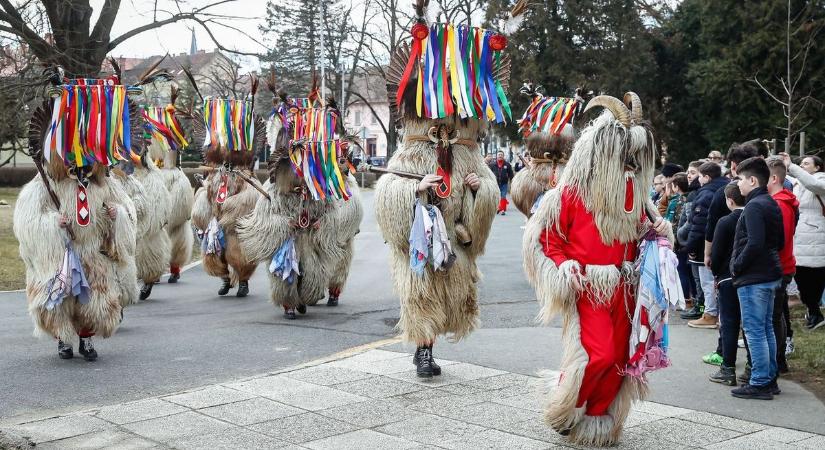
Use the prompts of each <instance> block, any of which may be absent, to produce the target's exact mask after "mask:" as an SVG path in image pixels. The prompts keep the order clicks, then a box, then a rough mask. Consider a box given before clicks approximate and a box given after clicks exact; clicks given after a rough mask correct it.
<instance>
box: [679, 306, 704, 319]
mask: <svg viewBox="0 0 825 450" xmlns="http://www.w3.org/2000/svg"><path fill="white" fill-rule="evenodd" d="M679 317H681V318H682V319H685V320H694V319H698V318H700V317H702V306H701V305H693V307H692V308H690V309H689V310H687V311H684V312H682V313H681V314H679Z"/></svg>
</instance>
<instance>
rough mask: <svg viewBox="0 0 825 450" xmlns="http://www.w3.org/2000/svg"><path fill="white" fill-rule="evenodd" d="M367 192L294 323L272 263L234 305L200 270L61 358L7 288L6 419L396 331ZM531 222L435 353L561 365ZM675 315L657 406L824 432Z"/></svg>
mask: <svg viewBox="0 0 825 450" xmlns="http://www.w3.org/2000/svg"><path fill="white" fill-rule="evenodd" d="M364 197H365V203H366V204H365V217H364V222H363V223H362V227H361V229H362V232H361V234H360V235H359V236H358V239H357V242H356V256H355V260H354V261H353V266H352V267H353V270H352V273H351V275H350V279H349V282H348V285H347V289H346V290H345V293H344V295H343V297H342V299H341V302H342V303H341V306H339V307H338V308H334V309H332V308H327V307H326V306H317V307H314V308H310V309H309V313H308V314H307V315H306V316H303V317H300V318H299V320H297V321H286V320H284V319H283V318H282V315H281V313H280V311H277V310H276V309H275V308H274V307H273V306H272V305H271V304H270V303H269V302H268V295H267V281H266V279H265V277H264V275H265V274H264V272H263V271H264V269H263V268H262V267H261V268H259V271H258V273H257V274H256V276H255V278H253V280H252V283H251V290H252V295H250V297H247V298H245V299H237V298H235V297H223V298H221V297H218V296H217V295H216V294H215V291H216V290H217V288H218V284H219V282H218V281H217V280H216V279H214V278H210V277H208V276H207V275H205V274H204V273H203V271H202V270H201V268H200V267H199V266H198V267H195V268H193V269H191V270H189V271H187V272H186V273H185V274H184V275H183V278H182V280H181V283H180V284H179V285H177V286H174V285H171V286H170V285H165V284H162V285H159V286H157V287H156V288H155V290H154V292H153V293H152V298H151V299H150V300H149V301H147V302H144V303H141V304H139V305H136V306H134V307H131V308H130V309H128V310H127V311H126V320H125V321H124V324H123V326H122V327H121V329H120V330H119V331H118V333H117V335H116V336H114V337H112V338H111V339H108V340H99V341H98V343H97V347H98V350H99V352H100V354H101V357H100V359H99V360H98V361H97V362H95V363H86V362H85V361H83V360H82V359H74V360H72V361H60V360H58V359H57V355H56V354H55V353H56V352H55V348H54V347H55V345H54V344H53V342H51V341H39V340H36V339H34V338H32V337H31V323H30V320H29V318H28V316H27V314H26V311H25V300H24V296H23V294H22V293H7V294H0V342H2V343H3V346H4V351H3V352H2V353H0V373H2V374H3V382H4V386H3V387H4V389H2V390H0V419H2V418H9V416H21V417H42V416H44V415H46V414H53V413H58V412H66V411H73V410H77V409H81V408H86V407H93V406H99V405H108V404H115V403H120V402H124V401H129V400H135V399H140V398H145V397H148V396H156V395H163V394H168V393H172V392H176V391H180V390H183V389H189V388H193V387H198V386H203V385H207V384H213V383H218V382H225V381H230V380H233V379H237V378H240V377H245V376H252V375H255V374H260V373H265V372H271V371H273V370H277V369H281V368H285V367H289V366H292V365H294V364H297V363H300V362H306V361H309V360H313V359H316V358H319V357H322V356H326V355H330V354H332V353H335V352H338V351H340V350H344V349H347V348H350V347H353V346H357V345H361V344H365V343H368V342H374V341H377V340H380V339H385V338H388V337H392V336H394V335H395V333H394V331H393V327H394V325H395V323H396V321H397V320H398V306H397V299H396V297H395V295H394V293H393V291H392V285H391V282H390V280H389V271H388V265H387V257H388V249H387V247H386V246H385V245H384V243H383V241H382V239H381V236H380V233H379V232H378V229H377V227H376V225H375V220H374V217H373V215H372V192H370V191H367V192H365V196H364ZM523 222H524V220H523V218H522V216H521V215H519V214H517V213H516V212H513V213H512V214H510V215H507V216H504V217H500V216H499V217H496V220H495V222H494V226H493V233H492V236H491V238H490V240H489V241H488V246H487V247H488V249H487V253H486V254H485V256H484V257H483V258H482V259H481V261H480V267H481V270H482V273H483V274H484V279H483V281H482V284H481V287H480V299H481V300H480V301H481V303H482V306H481V320H482V329H481V330H479V331H478V332H477V333H475V334H473V335H472V336H471V337H470V338H469V339H467V340H465V341H463V342H461V343H459V344H446V343H439V344H438V345H437V346H436V352H435V353H436V356H437V357H438V356H443V357H445V358H449V359H453V360H457V361H462V362H467V363H473V364H480V365H482V366H487V367H493V368H497V369H501V370H506V371H511V372H517V373H522V374H525V375H534V374H535V373H536V372H537V371H538V370H540V369H557V368H558V359H559V355H560V338H559V335H560V329H559V328H558V326H555V327H551V328H550V329H543V328H539V327H537V325H536V324H535V322H534V320H533V318H534V316H535V314H536V312H537V307H536V304H535V301H534V298H535V297H534V293H533V291H532V290H531V289H530V287H529V285H528V284H527V282H526V280H525V278H524V275H523V273H522V270H521V255H520V246H521V235H522V230H521V229H520V226H521V225H522V224H523ZM675 322H676V323H674V325H673V327H672V336H673V337H672V346H673V350H672V356H673V358H674V367H671V368H669V369H667V370H665V371H663V372H659V373H656V374H653V376H652V377H651V385H652V388H653V397H652V400H653V401H657V402H661V403H666V404H671V405H675V406H682V407H686V408H691V409H697V410H704V411H711V412H715V413H718V414H722V415H726V416H731V417H738V418H742V419H745V420H752V421H757V422H761V423H766V424H773V425H778V426H785V427H791V428H797V429H801V430H808V431H814V432H815V431H817V430H818V431H819V432H821V431H822V430H823V429H825V405H823V404H822V403H821V402H819V401H818V400H816V399H815V398H814V397H813V396H812V395H810V394H809V393H808V392H807V391H805V390H804V389H802V388H801V387H799V386H798V385H795V384H792V383H789V382H788V383H783V386H784V390H785V393H784V394H783V395H782V396H780V397H778V398H777V400H774V401H773V402H772V403H769V404H765V403H759V404H755V403H753V402H749V401H745V400H737V399H733V398H732V397H730V395H729V393H728V392H727V391H728V389H727V388H723V387H722V386H719V385H715V384H712V383H709V382H707V381H706V380H707V378H706V377H707V375H708V374H709V373H710V371H711V370H712V368H711V367H710V366H706V365H703V364H702V363H701V362H699V358H700V356H701V355H702V354H704V353H706V352H708V351H710V350H712V348H713V347H714V346H715V337H714V336H715V335H714V332H713V331H708V330H693V329H689V328H687V327H686V326H685V325H684V322H681V321H680V320H679V319H675ZM391 349H395V350H401V349H405V350H408V351H409V350H411V348H409V347H403V346H402V345H397V346H395V347H391ZM741 361H742V358H740V362H741ZM410 367H411V368H412V365H411V366H410ZM767 406H770V407H767ZM776 411H782V413H781V414H777V413H776Z"/></svg>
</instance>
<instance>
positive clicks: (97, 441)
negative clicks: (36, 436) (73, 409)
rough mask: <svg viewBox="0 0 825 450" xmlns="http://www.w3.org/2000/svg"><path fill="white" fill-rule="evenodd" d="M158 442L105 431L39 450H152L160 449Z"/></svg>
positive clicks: (63, 441)
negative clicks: (112, 449)
mask: <svg viewBox="0 0 825 450" xmlns="http://www.w3.org/2000/svg"><path fill="white" fill-rule="evenodd" d="M158 446H159V444H158V443H157V442H152V441H150V440H148V439H144V438H142V437H140V436H135V435H134V434H131V433H125V432H123V431H117V430H103V431H96V432H92V433H87V434H81V435H80V436H75V437H71V438H66V439H61V440H59V441H52V442H46V443H43V444H37V448H38V450H41V449H46V450H52V449H54V450H72V449H83V450H97V449H104V448H117V449H118V450H132V449H151V448H158Z"/></svg>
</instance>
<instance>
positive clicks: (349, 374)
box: [281, 365, 371, 386]
mask: <svg viewBox="0 0 825 450" xmlns="http://www.w3.org/2000/svg"><path fill="white" fill-rule="evenodd" d="M281 375H283V376H285V377H288V378H292V379H294V380H299V381H303V382H306V383H312V384H319V385H321V386H332V385H333V384H340V383H349V382H351V381H358V380H363V379H365V378H369V377H370V376H371V375H370V374H368V373H366V372H361V371H358V370H351V369H345V368H343V367H333V366H327V365H323V366H315V367H307V368H306V369H301V370H296V371H293V372H286V373H283V374H281Z"/></svg>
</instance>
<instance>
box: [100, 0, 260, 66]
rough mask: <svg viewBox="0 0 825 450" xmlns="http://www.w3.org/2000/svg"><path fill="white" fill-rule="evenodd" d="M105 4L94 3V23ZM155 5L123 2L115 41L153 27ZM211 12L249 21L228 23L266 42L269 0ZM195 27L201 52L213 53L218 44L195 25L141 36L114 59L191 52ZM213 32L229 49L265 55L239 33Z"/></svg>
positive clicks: (248, 0) (162, 0)
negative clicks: (263, 31)
mask: <svg viewBox="0 0 825 450" xmlns="http://www.w3.org/2000/svg"><path fill="white" fill-rule="evenodd" d="M213 2H214V0H186V1H182V2H180V3H181V4H182V9H183V10H184V11H188V10H191V9H192V8H193V7H198V6H203V5H206V4H209V3H213ZM103 3H104V0H92V1H91V4H92V7H93V8H94V9H95V15H94V16H93V18H92V20H97V14H98V13H99V11H100V6H101V5H102V4H103ZM157 3H158V9H162V8H164V7H165V8H166V9H167V10H168V8H169V7H170V6H173V4H174V2H172V1H169V0H158V2H157ZM154 5H155V0H123V1H122V2H121V8H120V12H119V13H118V16H117V19H116V21H115V24H114V29H113V30H112V38H114V37H116V36H119V35H120V34H122V33H124V32H126V31H128V30H131V29H133V28H135V27H138V26H140V25H143V24H147V23H151V22H152V12H153V8H154ZM210 11H212V12H213V13H218V14H228V15H233V16H243V17H246V18H248V19H243V20H231V21H226V22H227V23H229V24H232V25H233V26H236V27H238V28H240V29H243V30H244V31H245V32H246V33H248V34H249V35H251V36H253V37H254V38H255V39H257V40H258V41H262V36H261V33H260V32H259V31H258V26H259V25H260V24H261V23H262V21H263V16H264V14H265V12H266V0H234V1H231V2H229V3H227V4H225V5H221V6H218V7H215V8H213V9H211V10H210ZM168 16H169V14H168V13H163V12H158V19H162V18H164V17H168ZM192 27H194V28H195V36H196V39H197V42H198V48H199V49H201V50H211V49H213V48H215V44H214V43H213V42H212V40H211V39H210V38H209V35H208V34H207V33H206V31H205V30H204V29H203V28H202V27H201V26H200V25H198V24H195V23H194V22H178V23H174V24H171V25H166V26H164V27H162V28H157V29H154V30H150V31H147V32H144V33H141V34H139V35H137V36H136V37H133V38H132V39H129V40H127V41H126V42H124V43H123V44H120V45H118V46H117V48H115V49H114V50H113V51H112V54H113V55H114V56H125V57H133V56H151V55H161V54H166V53H167V52H169V53H171V54H178V53H183V52H189V45H190V41H191V35H192V31H191V29H192ZM211 29H212V32H213V33H214V34H215V37H216V38H217V39H218V40H219V41H220V42H221V44H222V45H224V46H225V47H227V48H233V49H238V50H241V51H248V52H263V51H264V49H263V48H262V47H261V46H260V45H258V44H256V43H255V42H254V41H253V40H251V39H249V38H247V37H245V36H243V35H242V34H240V33H238V32H237V31H234V30H230V29H227V28H224V27H221V26H217V25H212V26H211Z"/></svg>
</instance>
